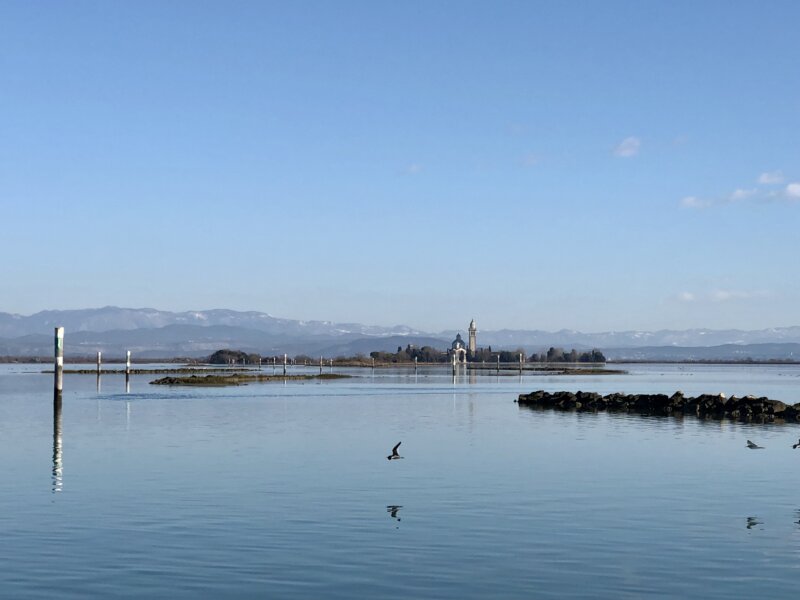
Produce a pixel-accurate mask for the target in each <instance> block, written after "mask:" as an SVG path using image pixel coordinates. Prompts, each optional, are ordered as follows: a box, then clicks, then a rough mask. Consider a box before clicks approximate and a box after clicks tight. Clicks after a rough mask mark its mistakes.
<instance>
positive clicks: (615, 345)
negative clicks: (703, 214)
mask: <svg viewBox="0 0 800 600" xmlns="http://www.w3.org/2000/svg"><path fill="white" fill-rule="evenodd" d="M56 326H63V327H64V328H65V330H66V344H65V354H66V355H67V356H70V355H72V356H90V355H93V354H94V353H95V352H96V351H97V350H102V351H103V353H104V354H105V355H106V356H109V357H112V356H122V355H123V354H124V352H125V350H131V351H132V352H133V353H134V356H138V357H142V358H155V357H158V358H167V357H173V356H185V357H199V356H206V355H208V354H211V353H212V352H214V351H215V350H219V349H221V348H235V349H239V350H244V351H247V352H259V353H261V354H262V355H274V354H283V353H284V352H286V353H288V354H290V355H296V354H308V355H310V356H326V357H328V356H351V355H354V354H357V353H362V354H369V352H371V351H373V350H381V351H394V350H396V349H397V347H398V346H402V347H405V346H406V345H407V344H412V345H417V346H423V345H428V346H433V347H435V348H439V349H444V348H446V347H447V346H449V344H450V342H451V341H452V339H453V338H454V337H455V335H456V333H457V331H455V330H445V331H441V332H424V331H420V330H417V329H414V328H411V327H407V326H405V325H395V326H392V327H382V326H374V325H362V324H360V323H334V322H331V321H300V320H293V319H283V318H278V317H274V316H272V315H269V314H267V313H263V312H256V311H247V312H241V311H234V310H225V309H214V310H204V311H186V312H170V311H161V310H156V309H152V308H140V309H137V308H119V307H114V306H107V307H104V308H93V309H81V310H48V311H42V312H38V313H36V314H32V315H28V316H23V315H18V314H10V313H0V355H5V356H12V355H13V356H48V355H49V354H50V353H51V352H52V345H53V328H54V327H56ZM461 333H462V334H466V320H465V328H464V330H462V331H461ZM464 337H465V338H466V335H464ZM478 345H479V346H483V347H486V346H492V348H493V349H495V350H499V349H509V350H514V349H517V348H523V349H525V350H526V351H527V352H529V353H531V352H540V351H542V350H545V349H547V348H549V347H550V346H555V347H562V348H567V349H570V348H575V349H578V350H585V349H590V348H599V349H601V350H603V352H604V353H605V354H606V356H607V357H608V358H619V359H623V358H629V359H630V358H637V359H663V360H682V359H686V358H697V357H702V358H704V359H710V360H713V359H730V358H734V357H737V358H747V357H750V358H753V359H756V360H763V359H770V358H794V357H798V356H800V352H799V351H800V327H797V326H795V327H780V328H771V329H761V330H739V329H727V330H713V329H688V330H660V331H611V332H602V333H583V332H580V331H574V330H566V329H562V330H559V331H553V332H550V331H543V330H512V329H501V330H495V331H479V332H478ZM750 346H754V347H753V348H752V349H751V348H750ZM756 346H758V347H756ZM795 346H796V347H795ZM699 348H705V349H706V350H703V351H700V350H698V349H699ZM712 348H716V350H713V349H712Z"/></svg>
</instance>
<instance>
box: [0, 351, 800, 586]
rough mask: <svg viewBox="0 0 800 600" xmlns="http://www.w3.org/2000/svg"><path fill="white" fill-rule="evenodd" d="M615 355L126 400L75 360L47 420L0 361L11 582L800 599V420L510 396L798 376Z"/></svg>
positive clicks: (1, 542)
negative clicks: (610, 372)
mask: <svg viewBox="0 0 800 600" xmlns="http://www.w3.org/2000/svg"><path fill="white" fill-rule="evenodd" d="M628 368H629V369H630V371H631V372H630V374H629V375H625V376H606V377H597V376H591V377H541V376H526V377H523V378H520V377H518V376H516V375H510V376H501V377H496V376H492V375H487V376H477V377H473V378H472V379H470V378H466V377H461V378H459V379H458V381H456V382H455V384H454V383H453V380H452V378H451V377H450V376H449V375H448V374H447V372H446V371H438V372H437V371H431V372H425V371H422V370H420V373H419V374H418V375H417V376H414V374H413V372H408V371H400V370H395V371H377V372H376V373H375V374H374V375H372V374H371V373H370V371H368V370H362V371H354V372H353V373H354V374H357V375H359V377H358V378H356V379H350V380H342V381H335V382H325V383H310V382H309V383H288V384H286V385H284V384H274V383H269V384H254V385H250V386H244V387H239V388H223V389H220V388H212V389H201V390H198V389H182V388H173V389H168V388H162V387H156V386H150V385H148V381H150V380H151V379H153V378H154V377H153V376H137V377H134V378H132V381H131V388H130V392H129V393H126V390H125V383H124V377H122V376H119V375H115V376H111V375H108V376H105V377H104V378H103V380H102V382H101V387H100V391H99V392H98V390H97V387H96V381H95V378H94V377H93V376H79V375H74V376H72V375H67V376H65V383H64V390H65V391H64V397H63V410H62V414H61V416H60V419H55V420H54V414H53V396H52V375H41V374H39V373H38V370H39V369H40V367H34V366H17V365H11V366H9V365H3V366H0V473H2V485H0V564H2V567H3V568H2V569H0V596H2V597H8V598H31V597H35V598H53V597H54V596H57V597H59V598H83V597H87V596H98V597H100V596H102V597H107V598H110V597H171V598H190V597H191V598H196V597H223V596H224V597H230V598H237V597H240V598H251V597H252V598H255V597H259V598H263V597H274V598H320V597H327V598H354V597H362V598H403V599H404V600H407V599H409V598H459V599H461V598H487V597H492V598H523V597H525V598H527V597H553V598H565V597H607V598H618V597H632V598H638V597H645V596H646V597H652V596H663V597H679V596H681V597H687V596H689V597H696V598H701V597H702V598H731V597H759V598H766V597H768V598H780V597H786V598H789V597H795V596H796V594H797V588H798V586H799V585H800V450H797V451H793V450H792V448H791V445H792V443H794V442H796V441H797V438H798V437H800V426H797V425H752V426H751V425H746V424H737V423H731V422H715V421H698V420H695V419H692V418H685V419H677V418H645V417H637V416H628V415H608V414H599V415H594V414H575V413H555V412H538V411H531V410H528V409H525V408H520V407H518V406H517V405H516V404H515V403H514V402H513V401H514V399H515V398H516V397H517V395H518V394H519V393H520V392H529V391H532V390H535V389H547V390H561V389H570V390H579V389H583V390H592V391H598V392H603V393H606V392H611V391H626V392H664V393H672V392H674V391H675V390H677V389H681V390H683V391H684V392H685V393H687V394H696V393H704V392H720V391H722V392H725V393H727V394H734V393H735V394H748V393H753V394H757V395H768V396H769V397H771V398H775V399H779V400H783V401H785V402H791V403H794V402H800V368H798V367H794V366H792V367H756V366H753V367H729V366H713V367H671V366H660V365H657V366H646V367H645V366H630V367H628ZM267 372H269V370H268V371H267ZM54 430H55V431H54ZM54 433H55V435H54ZM59 434H60V435H59ZM746 439H752V440H754V441H756V442H758V443H760V444H761V445H763V446H766V449H765V450H759V451H750V450H747V449H746V448H745V440H746ZM400 440H402V442H403V443H402V445H401V446H400V453H401V455H403V456H404V457H405V459H404V460H399V461H391V462H389V461H387V460H386V456H387V455H388V454H389V452H390V450H391V447H392V446H393V445H394V444H395V443H396V442H398V441H400Z"/></svg>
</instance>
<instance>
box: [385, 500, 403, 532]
mask: <svg viewBox="0 0 800 600" xmlns="http://www.w3.org/2000/svg"><path fill="white" fill-rule="evenodd" d="M401 508H403V507H402V506H401V505H399V504H390V505H389V506H387V507H386V512H388V513H389V516H390V517H392V518H393V519H394V520H396V521H397V522H398V523H399V522H400V521H402V520H403V519H401V518H400V517H398V516H397V513H398V511H399V510H400V509H401ZM398 529H399V528H398Z"/></svg>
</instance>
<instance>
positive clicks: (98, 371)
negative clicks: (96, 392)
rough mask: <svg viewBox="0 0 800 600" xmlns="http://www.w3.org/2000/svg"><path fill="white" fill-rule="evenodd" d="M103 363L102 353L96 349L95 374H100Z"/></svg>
mask: <svg viewBox="0 0 800 600" xmlns="http://www.w3.org/2000/svg"><path fill="white" fill-rule="evenodd" d="M102 364H103V353H102V352H100V350H98V351H97V376H98V377H99V376H100V370H101V368H102V367H101V366H102Z"/></svg>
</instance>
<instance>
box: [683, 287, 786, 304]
mask: <svg viewBox="0 0 800 600" xmlns="http://www.w3.org/2000/svg"><path fill="white" fill-rule="evenodd" d="M771 295H772V294H771V292H769V291H767V290H741V289H714V290H710V291H705V292H699V293H698V292H690V291H683V292H680V293H679V294H678V295H677V296H676V297H675V298H676V299H677V300H678V301H679V302H685V303H692V302H695V303H714V304H720V303H723V302H732V301H735V300H756V299H760V298H767V297H769V296H771Z"/></svg>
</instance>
